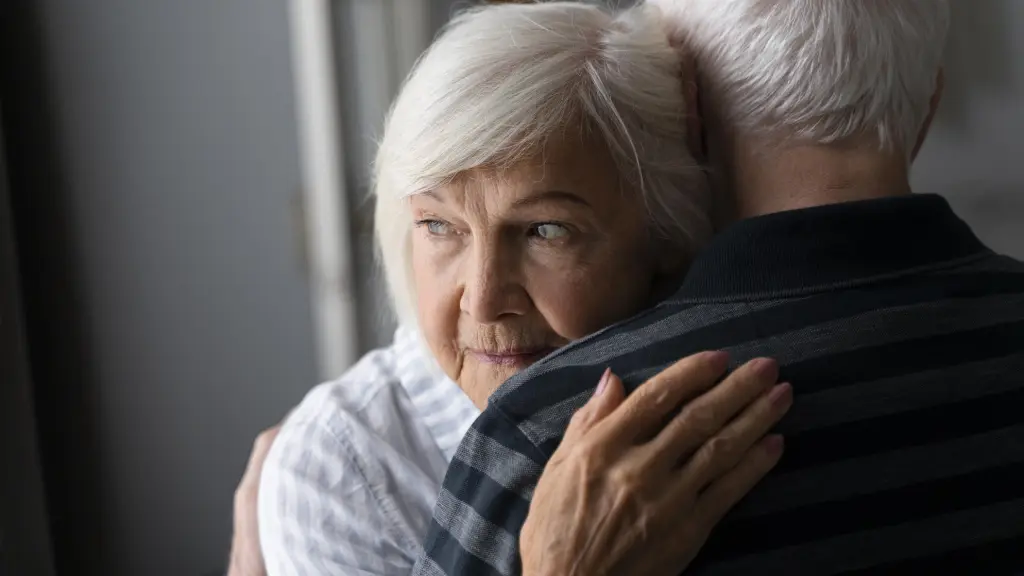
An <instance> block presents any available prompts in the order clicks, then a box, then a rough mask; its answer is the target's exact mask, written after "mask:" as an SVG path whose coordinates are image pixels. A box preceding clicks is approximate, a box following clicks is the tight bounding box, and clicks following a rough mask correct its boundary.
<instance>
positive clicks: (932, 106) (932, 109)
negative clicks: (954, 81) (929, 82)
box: [910, 68, 946, 162]
mask: <svg viewBox="0 0 1024 576" xmlns="http://www.w3.org/2000/svg"><path fill="white" fill-rule="evenodd" d="M945 88H946V73H945V71H944V70H943V69H942V68H939V74H938V76H936V78H935V92H933V93H932V99H931V101H930V102H929V103H928V116H927V117H925V119H924V124H922V125H921V131H920V132H918V134H917V142H916V143H914V150H913V151H912V152H911V154H910V161H911V162H913V161H914V160H915V159H917V154H918V152H920V151H921V147H922V146H924V141H925V139H927V138H928V131H929V130H930V129H931V127H932V121H933V120H935V113H936V112H938V111H939V103H941V102H942V91H943V90H945Z"/></svg>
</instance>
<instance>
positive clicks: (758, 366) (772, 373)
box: [750, 358, 779, 380]
mask: <svg viewBox="0 0 1024 576" xmlns="http://www.w3.org/2000/svg"><path fill="white" fill-rule="evenodd" d="M750 363H751V366H750V369H751V370H753V371H754V374H756V375H757V377H758V378H766V379H771V380H775V379H776V378H778V373H779V363H778V362H776V361H775V360H772V359H771V358H757V359H755V360H751V361H750Z"/></svg>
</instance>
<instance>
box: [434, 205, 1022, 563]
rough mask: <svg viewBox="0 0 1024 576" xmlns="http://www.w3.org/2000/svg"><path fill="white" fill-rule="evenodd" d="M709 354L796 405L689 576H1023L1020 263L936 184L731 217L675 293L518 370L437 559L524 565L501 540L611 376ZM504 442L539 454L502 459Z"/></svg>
mask: <svg viewBox="0 0 1024 576" xmlns="http://www.w3.org/2000/svg"><path fill="white" fill-rule="evenodd" d="M708 349H727V350H729V351H730V352H731V354H732V358H733V360H734V361H735V362H742V361H744V360H746V359H749V358H753V357H757V356H771V357H774V358H776V359H777V360H778V361H779V362H780V364H781V366H782V378H783V379H784V380H787V381H790V382H792V383H793V386H794V390H795V392H796V402H795V404H794V408H793V409H792V411H791V412H790V414H789V415H788V416H787V418H786V420H785V421H784V423H783V425H782V428H781V430H780V431H781V432H783V433H784V434H785V435H786V445H787V449H786V454H785V456H784V457H783V460H782V463H781V464H780V466H779V468H778V469H777V470H776V471H774V472H773V473H772V474H771V475H769V477H768V478H767V479H766V480H765V481H764V482H763V483H762V484H761V485H760V486H758V487H757V488H756V489H755V490H754V492H752V493H751V494H750V496H749V497H748V498H747V499H746V500H745V501H744V502H743V503H741V505H740V506H739V507H738V508H737V509H736V510H735V511H734V513H733V514H731V515H730V516H729V517H728V518H727V519H726V520H725V521H724V522H723V523H722V524H721V525H720V526H719V527H718V529H717V530H716V531H715V533H714V534H713V535H712V537H711V539H710V540H709V542H708V544H707V546H706V547H705V548H704V550H703V551H702V552H701V554H700V556H699V557H698V561H697V563H696V564H694V565H693V566H692V567H691V570H689V571H688V572H687V573H698V574H715V575H718V574H752V573H756V574H777V573H784V574H814V575H818V574H840V573H844V574H845V573H860V572H861V571H863V573H872V574H874V573H937V572H938V573H970V574H1003V573H1014V570H1016V571H1017V572H1022V571H1024V378H1022V377H1021V375H1022V370H1021V369H1022V368H1024V265H1022V264H1021V263H1019V262H1016V261H1014V260H1011V259H1009V258H1005V257H1000V256H997V255H995V254H992V253H991V252H990V251H988V250H987V249H985V248H984V246H982V245H981V244H980V243H979V242H978V241H977V239H976V238H974V236H973V235H972V234H971V233H970V231H969V230H968V229H967V228H966V226H965V225H963V223H962V222H960V221H959V220H957V219H956V218H955V216H953V215H952V213H951V212H950V211H949V209H948V206H947V205H946V204H945V203H944V202H943V201H942V200H941V199H939V198H937V197H908V198H897V199H887V200H879V201H869V202H861V203H852V204H848V205H837V206H829V207H823V208H816V209H811V210H802V211H794V212H792V213H785V214H778V215H772V216H769V217H766V218H759V219H754V220H751V221H747V222H744V223H741V224H740V225H737V226H735V227H733V228H732V229H730V230H728V231H726V232H725V233H723V234H722V235H721V236H720V237H719V238H718V239H716V241H715V242H714V243H713V244H712V246H711V247H709V248H708V250H707V253H706V254H705V255H703V256H702V257H701V259H700V260H699V261H698V262H697V263H696V264H695V267H694V269H693V270H692V271H691V275H690V277H689V278H688V279H687V282H686V285H685V286H684V287H683V289H682V290H681V291H680V292H679V293H678V294H677V295H676V297H674V298H673V299H670V300H668V301H666V302H664V303H662V304H661V305H659V306H658V307H656V308H655V309H653V310H651V311H649V312H648V313H646V314H643V315H641V316H639V317H637V318H634V319H632V320H629V321H627V322H625V323H622V324H620V325H617V326H614V327H612V328H610V329H608V330H605V331H603V332H601V333H599V334H597V335H594V336H592V337H589V338H587V339H584V340H583V341H580V342H579V343H577V344H574V345H572V346H570V347H568V348H566V349H564V350H563V351H561V352H559V353H557V354H556V355H554V356H553V357H550V358H548V359H546V360H545V361H542V362H541V363H539V364H538V365H536V366H534V367H531V368H530V369H529V370H527V371H525V372H524V373H523V374H521V375H520V376H517V377H516V378H514V379H512V380H510V381H509V382H508V383H506V385H504V386H503V387H502V388H501V389H499V391H498V392H497V393H496V394H495V395H494V396H493V397H492V401H491V405H490V406H489V407H488V409H487V411H486V412H485V414H484V416H483V417H481V419H480V420H478V421H477V423H476V424H475V425H474V429H473V430H472V431H471V432H470V434H469V435H467V437H466V439H465V440H464V441H463V445H462V447H461V448H460V451H459V454H458V455H457V456H456V461H455V462H453V464H452V466H451V468H450V469H449V472H448V476H447V477H446V479H445V484H444V490H442V493H441V497H440V500H439V504H438V507H437V509H436V510H435V526H434V528H433V530H432V532H431V534H430V535H429V536H428V539H427V541H426V554H427V556H428V557H429V558H430V559H431V560H430V561H428V562H426V563H425V564H428V565H432V566H434V567H437V568H440V569H441V571H442V572H447V573H449V574H453V573H461V574H466V573H488V572H494V571H498V570H495V567H500V566H503V565H508V566H512V567H513V571H514V570H515V569H516V567H517V566H518V564H517V563H516V559H515V558H514V557H513V558H507V556H509V555H511V556H514V555H515V549H516V547H515V546H514V545H513V546H509V545H508V544H509V542H508V538H511V539H512V541H513V542H514V541H515V537H516V535H518V532H519V529H520V528H521V526H522V521H523V518H525V513H526V508H527V507H528V504H529V502H528V499H529V495H530V493H531V491H532V488H533V486H534V485H535V484H536V480H537V477H536V476H537V475H539V472H538V470H539V469H540V467H541V466H543V464H544V463H545V462H546V461H547V458H549V457H550V455H551V453H552V452H553V451H554V449H555V448H556V447H557V445H558V443H559V441H560V439H561V436H562V433H563V432H564V430H565V426H566V424H567V421H568V418H569V416H571V414H572V413H573V412H574V410H575V409H576V408H578V407H579V406H580V405H581V404H582V403H583V402H584V401H585V400H586V398H587V397H589V395H590V393H591V390H592V387H593V384H592V383H595V382H597V379H598V376H599V375H600V372H601V371H602V370H603V369H604V368H605V367H606V366H611V367H612V369H613V370H614V371H615V372H616V373H617V374H620V375H621V376H623V380H624V381H625V382H626V383H627V386H629V387H631V388H632V387H635V386H636V385H638V384H639V383H641V382H643V381H644V380H646V379H647V378H648V377H649V376H651V375H653V374H655V373H657V372H659V371H660V370H661V369H662V368H664V367H665V366H666V365H668V364H669V363H671V362H673V361H675V360H677V359H678V358H680V357H682V356H685V355H688V354H690V353H693V352H697V351H700V350H708ZM495 446H501V447H502V448H504V449H505V450H506V458H508V457H515V458H520V459H522V460H523V461H524V462H526V463H527V464H535V465H523V464H522V463H520V464H517V465H515V466H505V467H501V466H495V464H494V462H492V461H489V455H490V458H493V454H494V453H495V452H494V447H495ZM484 471H486V472H484ZM483 530H491V531H492V533H495V532H496V533H497V537H496V538H492V539H491V541H492V542H493V543H489V542H481V541H480V539H479V538H474V537H472V535H473V534H475V533H482V531H483ZM503 535H507V536H508V538H503ZM500 571H505V570H500ZM434 573H436V571H435V572H434Z"/></svg>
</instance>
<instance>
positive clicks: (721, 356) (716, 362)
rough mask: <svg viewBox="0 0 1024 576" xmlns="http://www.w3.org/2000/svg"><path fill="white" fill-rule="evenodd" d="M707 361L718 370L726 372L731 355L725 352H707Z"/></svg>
mask: <svg viewBox="0 0 1024 576" xmlns="http://www.w3.org/2000/svg"><path fill="white" fill-rule="evenodd" d="M705 354H706V356H705V357H706V358H707V361H708V362H710V363H711V364H712V365H713V366H715V367H716V368H718V369H721V370H723V371H724V370H725V369H726V368H728V367H729V353H728V352H726V351H725V350H715V351H711V352H705Z"/></svg>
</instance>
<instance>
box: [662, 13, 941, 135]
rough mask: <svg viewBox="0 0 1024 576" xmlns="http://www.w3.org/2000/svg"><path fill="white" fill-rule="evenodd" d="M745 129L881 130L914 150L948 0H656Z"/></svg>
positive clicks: (728, 112)
mask: <svg viewBox="0 0 1024 576" xmlns="http://www.w3.org/2000/svg"><path fill="white" fill-rule="evenodd" d="M648 1H649V2H650V3H652V4H655V5H657V6H659V7H660V8H661V9H662V10H663V11H664V13H665V17H666V22H667V24H668V25H669V28H670V35H672V36H673V40H674V41H680V42H682V43H683V44H684V45H685V46H686V47H687V48H688V49H690V50H692V51H693V52H694V55H695V57H696V58H697V62H698V67H699V68H700V76H701V80H702V81H704V82H705V84H706V86H707V87H708V88H709V89H710V90H709V97H712V98H715V99H716V102H717V103H718V104H719V105H720V106H721V108H722V110H723V111H724V114H725V118H724V119H725V120H726V121H728V122H730V123H731V124H732V125H734V126H735V127H736V128H737V129H739V130H742V131H744V132H747V133H753V132H759V133H762V134H765V133H767V134H770V135H776V136H784V137H787V136H794V137H796V138H798V139H801V140H810V141H815V142H819V143H831V142H839V141H843V140H846V139H849V138H851V137H854V136H858V135H863V134H868V135H872V134H873V135H874V136H875V137H876V138H877V140H878V144H879V145H880V146H881V147H883V148H884V149H893V148H898V149H901V150H904V151H906V153H907V154H908V155H909V154H910V153H911V151H912V148H913V147H914V144H915V142H916V140H917V136H918V134H919V132H920V130H921V128H922V126H923V124H924V121H925V119H926V118H927V115H928V112H929V104H930V100H931V96H932V94H933V93H934V91H935V89H936V80H937V77H938V72H939V69H940V66H941V60H942V52H943V49H944V47H945V43H946V34H947V31H948V28H949V19H950V16H949V0H648Z"/></svg>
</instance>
